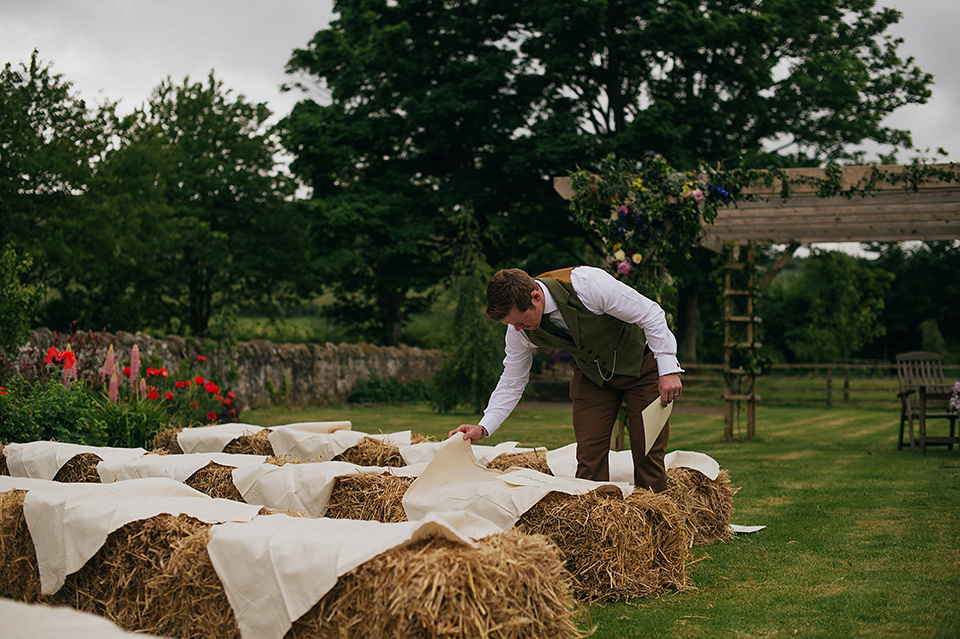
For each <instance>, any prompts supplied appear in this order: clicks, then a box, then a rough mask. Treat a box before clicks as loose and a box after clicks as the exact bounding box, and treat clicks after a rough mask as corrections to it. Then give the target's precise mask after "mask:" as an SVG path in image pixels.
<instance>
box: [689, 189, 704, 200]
mask: <svg viewBox="0 0 960 639" xmlns="http://www.w3.org/2000/svg"><path fill="white" fill-rule="evenodd" d="M690 195H691V196H693V199H694V200H696V201H697V202H703V191H701V190H700V189H694V190H693V192H692V193H690Z"/></svg>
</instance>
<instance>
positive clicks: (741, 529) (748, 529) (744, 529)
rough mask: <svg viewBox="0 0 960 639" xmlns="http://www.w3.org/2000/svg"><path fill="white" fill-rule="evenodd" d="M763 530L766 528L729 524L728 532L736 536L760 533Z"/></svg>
mask: <svg viewBox="0 0 960 639" xmlns="http://www.w3.org/2000/svg"><path fill="white" fill-rule="evenodd" d="M764 528H766V526H740V525H738V524H730V530H732V531H733V532H735V533H737V534H738V535H740V534H750V533H755V532H760V531H761V530H763V529H764Z"/></svg>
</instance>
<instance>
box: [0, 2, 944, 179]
mask: <svg viewBox="0 0 960 639" xmlns="http://www.w3.org/2000/svg"><path fill="white" fill-rule="evenodd" d="M878 4H879V5H883V6H892V7H894V8H897V9H899V10H900V11H901V12H903V18H902V20H901V22H900V23H899V24H898V25H896V26H895V27H894V28H893V29H892V32H893V33H894V34H895V35H897V36H900V37H902V38H903V39H904V44H903V45H902V47H901V52H902V53H903V55H905V56H906V55H911V56H913V57H914V58H916V61H917V63H918V64H919V65H920V68H922V69H923V70H925V71H928V72H930V73H933V74H934V81H935V84H934V86H933V98H932V99H931V100H930V102H928V103H927V104H925V105H920V106H912V107H907V108H903V109H901V110H900V111H898V112H897V113H895V114H894V115H893V116H891V117H890V119H889V120H888V123H889V124H891V125H894V126H897V127H899V128H905V129H908V130H910V131H911V132H912V133H913V134H914V142H915V143H916V144H917V145H918V146H919V147H921V148H930V149H935V148H937V147H943V148H945V149H946V151H947V152H948V158H949V159H951V160H954V161H957V160H960V121H958V117H957V116H958V114H960V64H957V54H958V53H960V44H958V38H957V34H956V27H957V25H958V24H960V1H958V0H879V1H878ZM332 5H333V3H332V0H313V1H311V0H273V1H271V2H267V1H264V0H259V1H257V0H219V1H213V0H163V1H161V2H158V1H156V0H151V1H147V0H0V62H2V63H6V62H14V63H18V62H20V61H26V60H28V59H29V57H30V52H31V51H32V50H33V49H34V48H36V49H37V50H39V52H40V57H41V58H42V59H43V60H46V61H49V62H52V63H53V65H54V70H55V71H57V72H59V73H61V74H62V75H63V76H64V78H65V79H66V80H68V81H70V82H72V83H73V84H74V88H75V90H76V91H77V92H78V93H79V94H80V95H81V96H82V97H84V98H85V99H87V100H94V101H98V100H103V99H110V100H119V101H120V109H121V111H123V112H129V111H130V110H132V109H133V108H134V107H136V106H139V105H141V104H142V103H143V102H145V101H146V100H147V98H148V97H149V95H150V92H151V90H152V89H153V88H154V87H155V86H156V85H157V84H159V83H160V81H161V80H163V79H164V78H165V77H167V76H170V77H172V78H173V80H174V81H175V82H180V81H182V80H183V78H184V77H185V76H190V77H191V78H192V79H194V80H203V79H205V78H206V75H207V74H208V73H209V71H210V70H211V69H213V70H214V71H215V73H216V76H217V77H218V79H220V80H221V81H222V82H223V83H224V85H225V86H226V87H227V88H229V89H232V90H233V91H234V92H235V93H237V94H243V95H245V96H246V97H247V98H248V99H249V100H251V101H255V102H267V103H268V104H269V105H270V107H271V110H272V111H273V112H274V113H275V114H277V115H280V116H282V115H285V114H286V113H287V112H289V110H290V108H291V107H292V106H293V104H294V103H295V102H296V101H297V99H298V98H299V94H298V93H296V92H290V93H282V92H281V91H280V90H279V87H280V85H281V84H282V83H283V82H285V81H287V80H289V78H288V77H287V76H286V75H285V74H284V72H283V67H284V65H285V63H286V62H287V60H288V59H289V57H290V53H291V52H292V51H293V49H294V48H296V47H303V46H305V45H306V44H307V43H308V41H309V40H310V38H311V37H312V36H313V34H314V33H315V32H316V31H318V30H319V29H322V28H324V27H325V26H326V25H327V24H328V23H329V21H330V19H331V17H332ZM901 159H907V158H901Z"/></svg>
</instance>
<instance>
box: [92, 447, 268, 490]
mask: <svg viewBox="0 0 960 639" xmlns="http://www.w3.org/2000/svg"><path fill="white" fill-rule="evenodd" d="M264 460H266V456H264V455H239V454H233V453H186V454H183V455H151V454H147V455H144V456H143V457H140V458H138V459H133V460H129V461H111V462H107V461H102V462H100V463H99V464H97V473H98V474H99V475H100V481H101V482H103V483H104V484H109V483H112V482H115V481H121V480H124V479H140V478H142V477H169V478H170V479H175V480H177V481H180V482H182V481H186V480H187V479H189V478H190V475H192V474H194V473H195V472H197V471H198V470H200V469H201V468H203V467H204V466H206V465H207V464H209V463H210V462H216V463H218V464H221V465H223V466H234V467H240V466H250V465H254V466H256V465H260V466H262V465H263V462H264Z"/></svg>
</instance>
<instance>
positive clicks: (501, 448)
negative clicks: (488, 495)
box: [400, 442, 546, 466]
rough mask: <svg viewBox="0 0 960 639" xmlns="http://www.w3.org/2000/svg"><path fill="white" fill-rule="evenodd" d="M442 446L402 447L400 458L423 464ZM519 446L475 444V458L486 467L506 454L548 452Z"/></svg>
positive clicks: (433, 444) (429, 444)
mask: <svg viewBox="0 0 960 639" xmlns="http://www.w3.org/2000/svg"><path fill="white" fill-rule="evenodd" d="M442 444H443V442H421V443H419V444H411V445H410V446H401V447H400V456H401V457H403V461H404V463H406V464H407V465H408V466H411V465H413V464H422V463H423V462H429V461H430V460H432V459H433V458H434V457H436V455H437V451H439V450H440V446H441V445H442ZM517 444H518V442H501V443H499V444H497V445H496V446H481V445H479V444H474V446H473V456H474V458H476V460H477V463H478V464H480V465H481V466H486V465H487V464H489V463H490V462H491V461H493V460H494V459H495V458H496V457H497V456H498V455H502V454H504V453H529V452H531V451H534V450H546V448H522V447H519V446H518V445H517Z"/></svg>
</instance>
